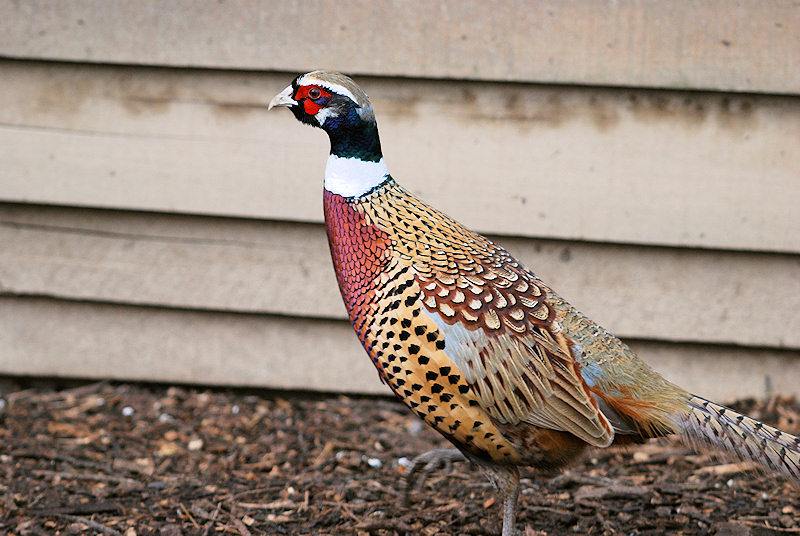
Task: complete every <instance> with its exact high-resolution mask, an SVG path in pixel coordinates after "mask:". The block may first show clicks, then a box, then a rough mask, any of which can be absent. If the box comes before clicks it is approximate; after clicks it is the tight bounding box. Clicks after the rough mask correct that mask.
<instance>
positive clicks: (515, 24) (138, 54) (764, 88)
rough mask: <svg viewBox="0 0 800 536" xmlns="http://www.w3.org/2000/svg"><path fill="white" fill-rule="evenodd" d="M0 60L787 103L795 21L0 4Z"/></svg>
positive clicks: (714, 12) (707, 5) (753, 8)
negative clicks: (495, 83)
mask: <svg viewBox="0 0 800 536" xmlns="http://www.w3.org/2000/svg"><path fill="white" fill-rule="evenodd" d="M386 21H392V22H391V24H386ZM307 36H313V39H306V37H307ZM298 45H299V46H298ZM365 51H369V52H368V53H365ZM0 55H2V56H6V57H17V58H33V59H36V58H44V59H56V60H67V61H78V62H100V63H127V64H149V65H170V66H195V67H214V68H228V69H257V70H288V71H308V70H311V69H312V68H331V67H334V66H335V67H336V68H337V69H340V70H343V71H348V72H353V73H360V74H372V75H399V76H406V77H408V76H412V77H434V78H461V79H478V80H513V81H523V82H547V83H560V84H583V85H612V86H613V85H618V86H640V87H669V88H681V89H684V88H692V89H716V90H732V91H748V92H767V93H798V92H800V71H798V69H797V65H799V64H800V15H798V9H797V5H796V3H795V2H792V1H790V0H744V1H739V2H730V1H726V0H711V1H704V2H692V1H689V0H682V1H678V2H649V1H646V0H623V1H611V0H606V1H601V2H586V1H582V0H570V1H561V0H545V1H538V2H526V1H524V0H516V1H512V2H505V1H500V0H494V1H478V0H470V1H466V2H464V1H457V0H449V1H447V2H414V3H408V2H390V1H388V0H385V1H378V2H373V1H371V0H349V1H344V2H317V3H315V4H314V5H313V6H311V5H308V4H305V3H303V2H252V1H234V2H224V3H222V2H213V1H210V0H208V1H204V2H197V1H192V0H179V1H174V2H170V3H169V4H168V5H165V4H161V3H158V2H152V1H149V2H141V1H135V0H124V1H116V2H105V1H103V0H71V1H67V2H47V1H45V0H37V1H27V2H15V1H13V0H4V1H3V2H2V3H0ZM312 62H313V65H312V64H311V63H312Z"/></svg>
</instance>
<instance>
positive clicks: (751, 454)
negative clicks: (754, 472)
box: [679, 396, 800, 481]
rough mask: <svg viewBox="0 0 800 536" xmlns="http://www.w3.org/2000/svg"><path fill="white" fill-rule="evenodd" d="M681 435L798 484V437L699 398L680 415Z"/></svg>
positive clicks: (799, 453) (799, 446) (799, 465)
mask: <svg viewBox="0 0 800 536" xmlns="http://www.w3.org/2000/svg"><path fill="white" fill-rule="evenodd" d="M679 426H680V430H681V432H682V434H683V436H684V437H685V438H686V439H687V440H688V441H689V442H690V443H693V444H700V445H709V446H711V447H714V448H717V449H721V450H722V451H723V452H725V453H727V454H729V455H731V456H733V457H735V458H737V459H740V460H745V461H753V462H756V463H758V464H760V465H761V466H763V467H765V468H767V469H770V470H772V471H776V472H779V473H783V474H784V475H786V476H788V477H790V478H793V479H795V480H798V481H800V438H798V437H795V436H793V435H791V434H787V433H786V432H782V431H780V430H778V429H777V428H773V427H771V426H767V425H765V424H763V423H761V422H759V421H757V420H755V419H752V418H750V417H747V416H746V415H742V414H740V413H737V412H735V411H733V410H732V409H730V408H726V407H724V406H720V405H719V404H715V403H713V402H710V401H708V400H706V399H704V398H701V397H699V396H693V397H692V398H691V399H690V400H689V411H688V412H687V413H685V414H683V415H680V416H679Z"/></svg>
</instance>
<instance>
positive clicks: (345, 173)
mask: <svg viewBox="0 0 800 536" xmlns="http://www.w3.org/2000/svg"><path fill="white" fill-rule="evenodd" d="M276 106H283V107H286V108H289V109H290V110H291V111H292V113H293V114H294V116H295V117H296V118H297V120H298V121H300V122H301V123H304V124H307V125H311V126H313V127H317V128H321V129H322V130H324V131H325V132H326V133H327V134H328V137H329V138H330V141H331V153H330V154H331V155H330V157H329V158H328V165H327V168H326V170H325V188H326V189H327V190H329V191H330V192H332V193H336V194H339V195H342V196H344V197H356V196H360V195H363V194H364V193H365V192H367V191H369V190H371V189H372V188H374V187H375V186H377V185H378V184H380V183H382V182H383V181H384V180H385V179H386V178H387V177H388V175H389V171H388V170H387V169H386V166H385V165H384V163H383V154H382V153H381V141H380V138H379V137H378V125H377V123H376V122H375V113H374V112H373V110H372V104H371V103H370V101H369V98H368V97H367V94H366V93H364V90H362V89H361V88H360V87H358V85H356V83H355V82H353V80H352V79H350V78H349V77H347V76H345V75H343V74H341V73H337V72H331V71H311V72H310V73H306V74H303V75H300V76H298V77H297V78H295V79H294V80H293V81H292V83H291V85H289V86H288V87H287V88H286V89H284V90H283V91H281V92H280V93H278V94H277V95H275V97H274V98H273V99H272V100H271V101H270V103H269V108H270V109H272V108H274V107H276Z"/></svg>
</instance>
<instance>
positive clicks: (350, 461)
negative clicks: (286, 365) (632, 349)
mask: <svg viewBox="0 0 800 536" xmlns="http://www.w3.org/2000/svg"><path fill="white" fill-rule="evenodd" d="M6 401H7V405H6V406H5V407H4V408H2V407H0V409H1V410H2V412H3V417H2V421H1V422H0V492H1V495H0V533H2V534H20V535H22V534H48V535H49V534H118V535H120V534H122V535H125V536H133V535H145V534H160V535H167V536H172V535H178V534H204V535H205V534H233V535H240V536H246V535H249V534H252V535H257V534H269V535H277V534H314V535H339V534H358V535H369V534H375V535H390V534H397V535H403V534H409V535H412V534H414V535H415V534H422V535H431V536H432V535H451V534H452V535H461V534H487V535H488V534H498V533H499V530H500V511H499V504H498V503H497V501H496V500H495V496H494V491H493V489H492V488H491V487H490V486H489V484H488V483H487V481H486V480H484V478H483V477H481V475H480V474H478V473H477V472H474V471H471V470H470V468H469V467H468V466H466V465H464V464H458V465H455V466H454V467H453V468H452V470H451V471H450V472H449V473H448V472H446V471H442V472H439V473H437V474H435V475H434V476H433V477H431V478H430V479H429V480H428V481H427V482H426V483H425V485H424V486H423V487H422V488H421V489H420V490H419V491H416V492H414V493H412V496H411V498H412V502H411V504H410V505H409V506H406V505H404V504H403V490H404V480H403V474H404V472H405V471H406V467H405V466H404V464H405V462H406V461H407V459H409V458H412V457H413V456H414V455H415V454H418V453H421V452H423V451H425V450H427V449H430V448H432V447H444V446H447V445H446V444H445V442H444V441H443V440H442V439H441V438H439V437H438V436H437V435H436V434H434V433H433V432H431V431H430V430H428V429H427V428H425V427H424V426H423V425H422V424H421V422H420V421H419V420H418V419H417V418H416V417H414V416H412V415H410V414H409V412H408V411H406V409H405V408H404V407H402V406H401V405H400V404H399V403H396V402H394V401H392V400H389V399H382V398H347V397H341V396H331V397H322V396H314V395H298V394H291V395H289V394H285V393H284V394H276V393H268V392H259V393H256V394H253V392H241V391H226V390H204V389H200V388H178V387H168V388H167V387H159V386H143V385H131V384H107V383H100V384H89V385H81V386H78V387H72V388H69V389H64V390H57V389H53V388H52V387H50V388H48V387H37V388H28V389H26V390H22V391H17V392H14V393H11V394H9V395H7V396H6ZM737 407H738V409H740V410H744V411H746V412H747V413H749V414H751V415H753V416H755V417H757V418H759V419H763V420H765V421H766V422H768V423H773V424H777V425H779V426H780V427H781V428H783V429H785V430H787V431H791V432H794V433H798V432H800V404H798V403H797V402H795V401H793V400H790V399H780V398H776V399H772V400H769V401H767V402H761V403H757V402H754V401H743V402H741V403H739V404H737ZM745 469H746V467H745V466H743V465H742V464H730V463H725V462H724V461H720V460H714V459H713V458H712V457H710V456H708V455H696V454H693V453H692V452H691V451H689V450H688V449H686V448H684V447H682V446H680V445H678V444H676V443H671V442H669V441H666V440H664V441H657V442H651V443H649V444H647V445H643V446H640V447H636V448H633V449H627V450H622V449H608V450H604V451H593V452H591V453H590V454H589V455H587V456H586V458H585V460H583V461H582V462H580V463H579V464H577V465H575V466H574V467H572V468H570V470H569V471H568V472H566V473H563V474H562V475H560V476H556V477H555V478H552V477H549V478H543V477H541V476H537V475H536V474H534V473H532V472H527V473H525V475H524V476H525V479H524V480H523V486H524V491H523V492H522V495H521V497H520V514H519V528H520V529H521V531H522V534H524V535H525V536H532V535H545V534H547V535H558V534H630V535H639V534H718V535H729V536H733V535H736V536H741V535H764V534H776V535H777V534H787V533H800V490H798V488H797V487H794V486H792V485H791V484H789V483H787V482H786V481H785V480H783V479H781V478H778V477H775V476H764V475H760V474H758V473H753V472H747V471H746V470H745Z"/></svg>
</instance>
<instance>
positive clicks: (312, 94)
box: [308, 87, 322, 100]
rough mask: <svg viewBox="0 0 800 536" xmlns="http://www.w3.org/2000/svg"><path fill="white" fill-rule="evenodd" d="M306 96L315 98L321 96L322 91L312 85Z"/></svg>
mask: <svg viewBox="0 0 800 536" xmlns="http://www.w3.org/2000/svg"><path fill="white" fill-rule="evenodd" d="M308 96H309V97H311V98H312V99H314V100H316V99H318V98H320V97H321V96H322V92H321V91H320V90H319V89H317V88H315V87H312V88H311V89H309V90H308Z"/></svg>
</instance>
